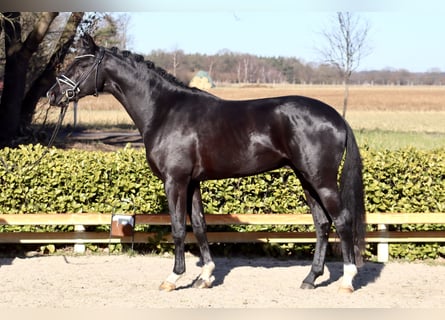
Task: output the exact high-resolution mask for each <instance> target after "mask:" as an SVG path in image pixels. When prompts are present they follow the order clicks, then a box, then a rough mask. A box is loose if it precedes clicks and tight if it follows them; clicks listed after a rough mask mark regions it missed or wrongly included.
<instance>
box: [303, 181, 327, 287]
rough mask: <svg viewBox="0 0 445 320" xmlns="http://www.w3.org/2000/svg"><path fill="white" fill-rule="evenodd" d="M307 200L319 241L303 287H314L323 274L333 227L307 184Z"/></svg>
mask: <svg viewBox="0 0 445 320" xmlns="http://www.w3.org/2000/svg"><path fill="white" fill-rule="evenodd" d="M303 186H304V188H305V195H306V200H307V202H308V204H309V207H310V209H311V212H312V216H313V219H314V225H315V231H316V235H317V242H316V244H315V253H314V259H313V262H312V267H311V271H310V272H309V274H308V275H307V276H306V278H305V279H304V280H303V283H302V284H301V289H314V288H315V280H316V279H317V278H318V277H319V276H321V275H322V274H323V271H324V263H325V257H326V249H327V246H328V240H329V231H330V229H331V221H330V220H329V219H328V217H327V216H326V214H325V212H324V210H323V208H322V207H321V205H320V204H319V200H318V199H316V195H314V196H313V195H312V194H311V191H310V189H308V187H306V186H305V184H304V183H303Z"/></svg>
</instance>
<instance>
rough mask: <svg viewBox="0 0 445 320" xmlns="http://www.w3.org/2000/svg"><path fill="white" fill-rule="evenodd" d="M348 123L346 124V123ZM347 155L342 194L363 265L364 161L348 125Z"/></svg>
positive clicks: (356, 251) (358, 263)
mask: <svg viewBox="0 0 445 320" xmlns="http://www.w3.org/2000/svg"><path fill="white" fill-rule="evenodd" d="M345 123H346V122H345ZM346 128H347V136H346V155H345V158H344V163H343V170H342V173H341V177H340V194H341V198H342V201H343V204H344V206H345V207H346V209H348V211H349V212H350V214H351V215H352V225H353V242H354V253H355V263H356V264H357V266H361V265H362V264H363V256H362V254H363V252H364V250H365V231H366V229H365V204H364V192H363V177H362V168H363V165H362V159H361V157H360V152H359V149H358V145H357V141H356V140H355V137H354V134H353V132H352V129H351V127H350V126H349V124H348V123H346Z"/></svg>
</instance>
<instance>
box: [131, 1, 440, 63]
mask: <svg viewBox="0 0 445 320" xmlns="http://www.w3.org/2000/svg"><path fill="white" fill-rule="evenodd" d="M258 1H259V3H261V0H258ZM374 1H377V0H374ZM194 2H199V1H198V0H195V1H194ZM272 2H273V1H272ZM295 2H298V1H297V0H294V1H293V3H295ZM387 2H388V3H389V2H391V0H387ZM426 2H428V1H426ZM442 2H443V3H445V2H444V1H442ZM402 3H403V4H404V5H405V6H404V7H403V6H396V5H393V6H389V7H388V6H386V7H385V6H383V5H382V6H380V7H377V8H375V7H366V6H364V7H362V8H360V7H359V8H356V9H354V10H351V11H353V12H354V14H355V15H358V16H359V18H360V20H361V21H363V22H367V23H368V25H369V35H368V38H367V39H368V40H367V45H368V47H369V49H368V55H367V56H365V57H364V58H363V59H362V61H361V63H360V66H359V68H358V70H382V69H387V68H391V69H406V70H409V71H411V72H426V71H431V70H432V69H440V70H442V71H445V41H444V40H443V38H444V30H445V18H444V14H445V5H441V3H440V1H439V2H438V8H437V7H430V6H421V7H411V6H409V5H407V3H409V1H404V2H402ZM417 3H418V2H417ZM421 3H424V4H425V0H424V1H423V2H421ZM442 7H443V8H442ZM199 8H200V10H197V9H193V7H192V8H191V9H187V8H185V9H181V8H176V7H167V8H160V9H159V10H153V11H148V12H147V11H139V12H130V13H129V14H130V16H131V20H130V25H129V32H128V34H129V35H130V44H129V49H131V50H133V51H135V52H138V53H142V54H143V53H149V52H151V51H152V50H157V49H162V50H166V51H174V50H183V51H184V52H186V53H202V54H216V53H218V52H219V51H221V50H224V49H227V50H230V51H232V52H240V53H250V54H255V55H259V56H269V57H270V56H286V57H296V58H299V59H301V60H302V61H304V62H315V63H320V62H322V61H323V57H322V56H321V55H320V54H319V51H318V50H317V48H320V47H322V46H323V45H325V44H326V39H325V38H324V37H323V36H322V34H321V32H322V31H323V30H325V29H329V28H333V26H335V23H334V22H333V20H332V19H333V18H335V15H336V10H339V9H343V8H339V9H337V8H330V7H329V8H325V7H323V8H321V9H317V8H315V7H305V8H303V9H302V10H301V9H299V8H297V7H295V6H292V5H289V6H288V7H286V6H281V7H279V8H274V9H273V10H270V9H268V8H262V7H258V8H257V9H252V8H250V7H249V8H246V7H240V6H237V5H236V4H234V5H233V6H232V7H231V6H227V8H224V9H219V8H216V9H212V8H208V9H202V7H199ZM328 9H329V10H328ZM346 9H348V11H349V8H346Z"/></svg>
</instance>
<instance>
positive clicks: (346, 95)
mask: <svg viewBox="0 0 445 320" xmlns="http://www.w3.org/2000/svg"><path fill="white" fill-rule="evenodd" d="M343 84H344V86H345V91H344V93H343V112H342V116H343V118H346V110H347V109H348V100H349V78H348V77H345V78H344V79H343Z"/></svg>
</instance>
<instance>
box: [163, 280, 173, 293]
mask: <svg viewBox="0 0 445 320" xmlns="http://www.w3.org/2000/svg"><path fill="white" fill-rule="evenodd" d="M175 289H176V285H175V284H174V283H171V282H168V281H164V282H162V283H161V285H160V286H159V290H161V291H165V292H170V291H173V290H175Z"/></svg>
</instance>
